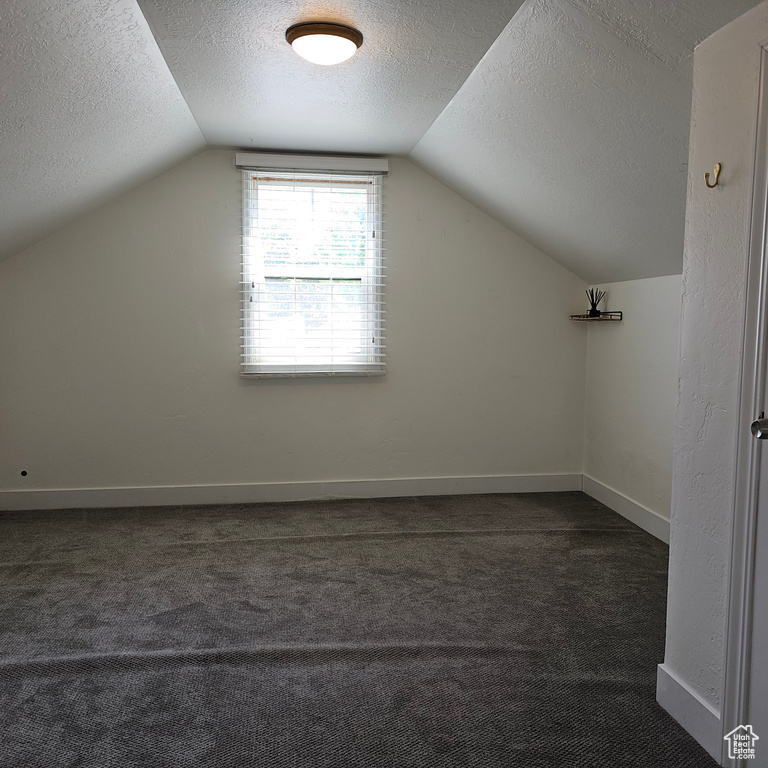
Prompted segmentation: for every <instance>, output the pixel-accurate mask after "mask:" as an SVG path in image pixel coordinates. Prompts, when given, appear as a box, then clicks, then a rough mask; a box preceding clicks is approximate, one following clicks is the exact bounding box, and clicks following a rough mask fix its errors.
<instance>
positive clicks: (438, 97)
mask: <svg viewBox="0 0 768 768" xmlns="http://www.w3.org/2000/svg"><path fill="white" fill-rule="evenodd" d="M139 3H140V5H141V7H142V8H143V10H144V12H145V14H146V17H147V19H148V20H149V23H150V26H151V27H152V30H153V32H154V33H155V37H156V38H157V41H158V43H159V45H160V49H161V50H162V52H163V54H164V55H165V58H166V60H167V61H168V64H169V66H170V68H171V71H172V72H173V74H174V76H175V78H176V82H177V83H178V84H179V87H180V88H181V91H182V93H183V94H184V97H185V98H186V100H187V103H188V104H189V106H190V108H191V109H192V112H193V113H194V115H195V117H196V118H197V122H198V123H199V125H200V127H201V129H202V131H203V133H204V134H205V138H206V139H207V141H208V143H209V144H212V145H225V146H232V145H235V146H239V147H258V148H270V149H295V150H311V151H327V152H361V153H381V154H405V153H407V152H409V151H410V150H411V149H412V148H413V146H414V145H415V144H416V142H418V141H419V139H420V138H421V137H422V135H423V134H424V132H425V131H426V130H427V128H429V126H430V125H431V124H432V122H434V120H435V118H437V116H438V115H439V114H440V112H441V111H442V110H443V108H444V107H445V106H446V105H447V104H448V102H449V101H450V99H451V98H452V97H453V96H454V95H455V94H456V92H457V91H458V89H459V88H460V87H461V85H462V83H464V81H465V80H466V79H467V77H468V76H469V74H470V73H471V72H472V70H473V68H474V67H475V65H476V64H477V62H478V61H480V59H481V58H482V56H483V55H484V54H485V53H486V51H487V50H488V48H489V47H490V46H491V44H492V43H493V41H494V40H495V39H496V38H497V37H498V35H499V34H500V33H501V31H502V30H503V29H504V27H505V26H506V25H507V22H508V21H509V20H510V19H511V18H512V16H513V15H514V14H515V12H516V11H517V9H518V8H519V7H520V5H521V3H522V0H471V2H469V3H468V2H466V0H418V1H417V2H408V1H407V0H396V1H395V2H392V1H389V2H381V0H319V2H309V3H308V2H306V0H207V2H205V3H184V2H179V0H139ZM316 20H332V21H337V22H341V23H345V24H349V25H351V26H353V27H357V28H359V29H361V30H362V31H363V34H364V37H365V41H364V44H363V46H362V47H361V49H360V50H359V51H358V53H357V54H356V55H355V56H354V57H353V58H352V59H350V60H349V61H346V62H344V63H343V64H340V65H338V66H335V67H318V66H316V65H314V64H310V63H308V62H306V61H304V60H303V59H301V58H299V57H298V56H297V55H296V54H295V53H294V52H293V51H292V49H291V48H290V46H288V44H287V43H286V42H285V30H286V29H287V28H288V27H290V26H291V25H292V24H296V23H299V22H302V21H316Z"/></svg>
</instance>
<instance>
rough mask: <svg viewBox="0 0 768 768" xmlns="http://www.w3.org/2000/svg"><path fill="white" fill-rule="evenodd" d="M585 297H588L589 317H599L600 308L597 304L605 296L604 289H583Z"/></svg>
mask: <svg viewBox="0 0 768 768" xmlns="http://www.w3.org/2000/svg"><path fill="white" fill-rule="evenodd" d="M585 293H586V294H587V298H588V299H589V312H587V315H588V316H589V317H600V310H599V309H598V308H597V305H598V304H599V303H600V302H601V301H602V300H603V299H604V298H605V291H598V290H597V289H596V288H590V289H589V290H588V291H585Z"/></svg>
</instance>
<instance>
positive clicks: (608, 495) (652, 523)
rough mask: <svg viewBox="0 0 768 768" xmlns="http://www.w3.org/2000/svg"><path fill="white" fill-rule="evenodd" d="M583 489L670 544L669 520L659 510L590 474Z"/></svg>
mask: <svg viewBox="0 0 768 768" xmlns="http://www.w3.org/2000/svg"><path fill="white" fill-rule="evenodd" d="M582 490H583V491H584V493H586V494H587V495H588V496H591V497H592V498H593V499H597V501H599V502H600V503H601V504H605V506H606V507H609V508H610V509H612V510H613V511H614V512H618V513H619V514H620V515H621V516H622V517H626V518H627V520H629V521H631V522H633V523H634V524H635V525H637V526H639V527H640V528H642V529H643V530H644V531H647V532H648V533H650V534H651V535H652V536H655V537H656V538H657V539H661V540H662V541H663V542H664V543H665V544H669V520H667V519H666V518H664V517H662V516H661V515H660V514H659V513H658V512H654V511H653V510H652V509H648V507H644V506H643V505H642V504H638V503H637V502H636V501H633V500H632V499H630V498H629V497H628V496H625V495H624V494H623V493H619V492H618V491H617V490H615V489H614V488H610V487H609V486H607V485H603V483H601V482H600V481H599V480H595V478H594V477H590V476H589V475H584V484H583V486H582Z"/></svg>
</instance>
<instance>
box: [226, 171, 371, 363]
mask: <svg viewBox="0 0 768 768" xmlns="http://www.w3.org/2000/svg"><path fill="white" fill-rule="evenodd" d="M242 174H243V254H242V286H241V287H242V292H241V297H242V324H241V343H242V350H241V358H242V369H241V370H242V373H243V374H245V375H249V376H318V375H369V376H370V375H377V374H383V373H384V372H385V370H386V362H385V349H386V348H385V343H384V331H385V327H384V317H385V309H384V248H383V243H384V232H383V216H382V199H381V176H380V175H379V174H377V173H358V172H355V173H352V172H346V171H345V172H327V171H317V172H299V171H280V170H276V169H262V170H243V171H242Z"/></svg>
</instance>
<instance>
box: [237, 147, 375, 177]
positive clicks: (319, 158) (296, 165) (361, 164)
mask: <svg viewBox="0 0 768 768" xmlns="http://www.w3.org/2000/svg"><path fill="white" fill-rule="evenodd" d="M235 168H237V169H239V170H243V171H269V170H281V171H286V170H289V171H328V172H329V173H332V172H334V171H335V172H337V173H338V172H343V171H353V172H357V173H373V174H376V175H380V176H386V175H387V174H388V173H389V160H388V159H387V158H386V157H335V156H333V155H278V154H273V153H271V152H236V153H235Z"/></svg>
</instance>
